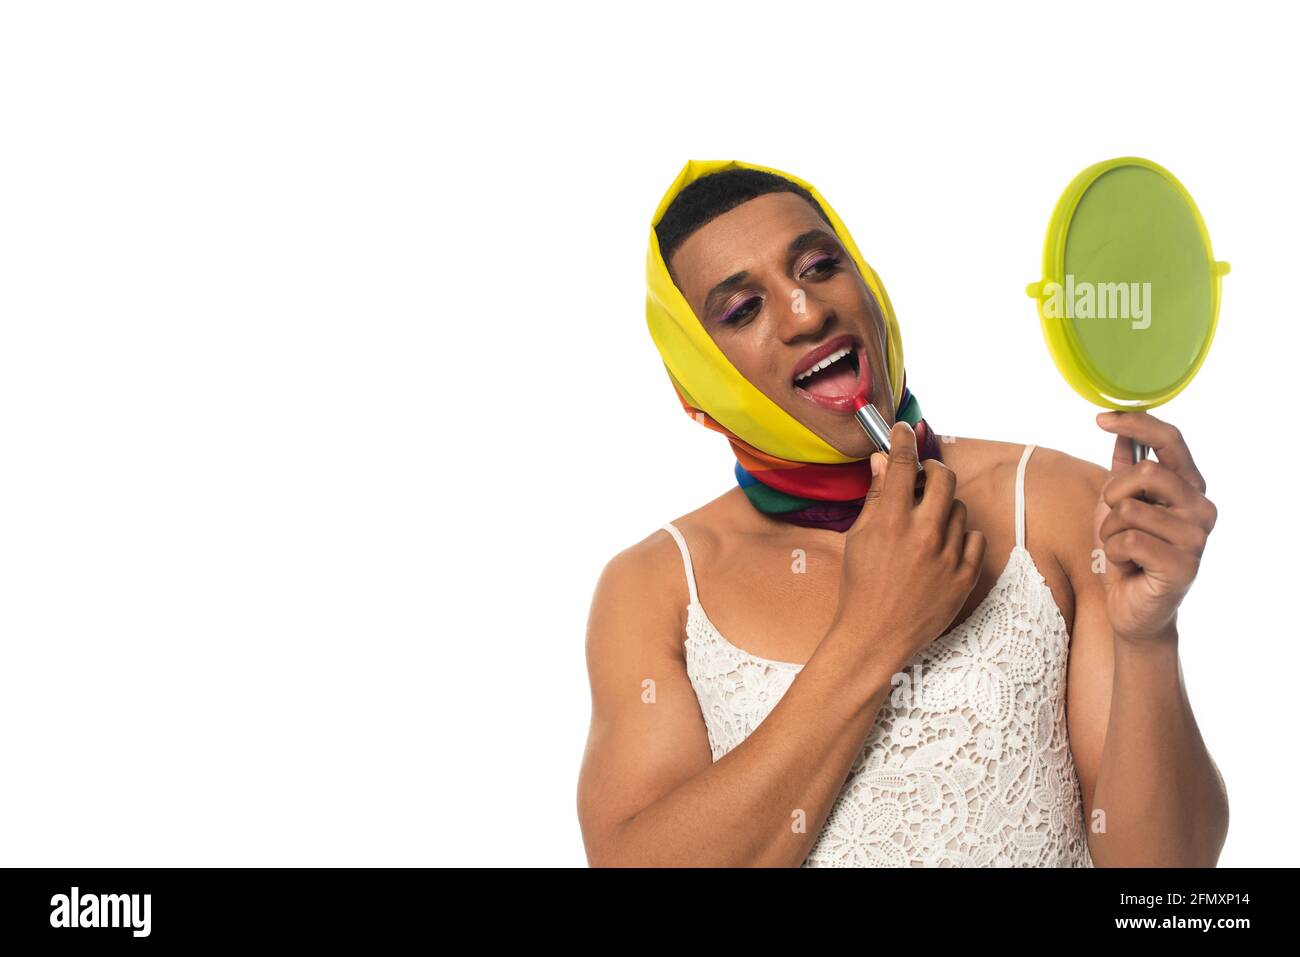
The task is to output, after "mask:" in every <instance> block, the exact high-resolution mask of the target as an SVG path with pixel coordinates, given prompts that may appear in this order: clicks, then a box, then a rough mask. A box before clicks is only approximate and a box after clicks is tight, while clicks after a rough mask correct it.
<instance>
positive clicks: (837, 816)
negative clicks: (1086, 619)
mask: <svg viewBox="0 0 1300 957" xmlns="http://www.w3.org/2000/svg"><path fill="white" fill-rule="evenodd" d="M1032 450H1033V446H1028V447H1026V449H1025V452H1024V454H1023V456H1022V457H1021V460H1020V468H1019V470H1018V472H1017V476H1016V493H1017V494H1016V532H1017V536H1016V538H1017V541H1016V545H1015V547H1014V548H1013V549H1012V551H1011V554H1010V557H1009V559H1008V561H1007V564H1006V567H1005V568H1004V569H1003V571H1002V574H1001V575H1000V576H999V578H998V580H997V582H996V583H995V584H994V586H993V588H992V590H991V591H990V592H989V594H988V595H987V596H985V598H984V600H983V601H982V602H980V604H979V605H978V606H977V607H976V609H975V611H974V612H973V613H972V614H971V615H970V617H969V618H967V620H966V621H964V622H962V624H960V625H959V626H957V627H956V628H954V629H952V630H951V631H949V632H948V633H947V634H945V635H943V636H941V637H940V638H938V639H937V640H936V641H934V642H932V643H931V644H930V645H928V646H927V647H926V648H924V649H922V651H921V652H920V653H918V654H917V655H916V656H915V657H914V658H913V659H912V661H911V662H909V663H908V666H907V668H906V669H905V670H904V672H902V673H901V675H900V676H896V677H895V687H894V689H893V692H892V694H891V696H890V698H889V699H887V700H886V701H885V703H884V704H883V705H882V706H881V709H880V712H879V714H878V715H877V717H876V720H875V722H874V723H873V725H872V728H871V731H870V733H869V734H868V735H867V738H866V741H865V743H864V745H863V749H862V752H861V753H860V754H859V756H858V758H857V760H856V761H855V763H854V765H853V767H852V769H851V770H850V773H849V775H848V777H847V779H846V780H845V783H844V785H843V787H842V788H841V790H840V793H839V795H838V797H837V798H836V800H835V803H834V805H833V806H832V808H831V811H830V814H829V816H828V817H827V820H826V823H825V825H824V826H823V827H822V830H821V833H820V834H819V835H818V838H817V841H816V843H815V844H814V845H813V848H812V850H811V851H810V853H809V855H808V857H807V859H806V860H805V861H804V866H805V867H909V866H911V867H1092V866H1093V864H1092V858H1091V856H1090V854H1089V852H1088V844H1087V839H1086V833H1085V824H1084V818H1083V799H1082V791H1081V789H1080V786H1079V781H1078V777H1077V775H1076V773H1075V768H1074V761H1073V758H1072V755H1071V752H1070V742H1069V734H1068V730H1067V726H1066V712H1065V684H1066V667H1067V664H1068V660H1069V636H1068V633H1067V630H1066V625H1065V621H1064V619H1063V618H1062V616H1061V613H1060V610H1059V609H1058V608H1057V606H1056V602H1055V600H1054V598H1053V597H1052V594H1051V589H1050V588H1049V587H1048V585H1047V582H1046V581H1045V579H1044V578H1043V576H1042V575H1041V574H1040V573H1039V571H1038V568H1037V566H1036V565H1035V564H1034V561H1033V558H1032V557H1031V556H1030V553H1029V551H1028V550H1027V549H1026V548H1025V546H1024V502H1023V481H1024V466H1025V462H1026V461H1027V459H1028V457H1029V454H1030V452H1031V451H1032ZM664 527H665V529H667V530H669V531H670V532H672V533H673V536H674V537H675V538H677V539H678V545H679V547H680V548H681V549H682V555H683V560H684V561H685V563H686V570H687V576H688V584H689V586H690V604H689V606H688V609H687V626H686V628H687V636H686V640H685V643H684V649H685V654H686V668H687V673H688V675H689V677H690V681H691V685H692V686H693V688H694V689H695V694H696V697H697V698H698V700H699V704H700V711H701V713H702V715H703V717H704V722H705V725H706V727H707V729H708V737H709V745H710V748H711V750H712V753H713V760H714V761H717V760H718V759H719V758H721V757H722V756H723V755H724V754H726V753H727V752H728V751H730V750H731V749H732V748H734V747H736V746H737V745H739V744H740V743H741V742H742V741H744V740H745V739H746V738H747V737H748V736H749V735H750V734H752V733H753V731H754V729H755V728H757V727H758V725H759V724H760V723H762V721H763V720H764V718H766V717H767V715H768V714H770V713H771V711H772V709H773V708H774V707H775V706H776V704H777V702H779V701H780V700H781V698H782V696H783V695H784V694H785V692H786V691H787V690H789V688H790V685H791V684H792V683H793V681H794V680H795V678H796V676H797V675H798V674H799V672H800V671H801V670H802V665H799V664H795V663H792V662H783V661H773V660H771V659H767V658H760V657H758V656H756V655H752V654H750V653H748V652H746V651H744V650H743V649H741V648H738V647H737V646H735V645H733V644H731V643H730V642H729V641H727V639H726V638H725V637H723V635H722V633H721V632H720V631H719V630H718V629H717V628H716V627H715V626H714V625H713V623H712V622H711V621H710V620H709V617H708V615H707V614H706V613H705V611H704V608H703V606H702V605H701V604H700V602H699V598H698V595H697V594H696V590H695V579H694V571H693V569H692V568H691V566H690V557H689V552H688V551H687V550H686V546H685V539H683V538H681V533H680V532H679V531H678V530H677V529H676V527H675V526H672V525H671V523H670V524H669V525H665V526H664Z"/></svg>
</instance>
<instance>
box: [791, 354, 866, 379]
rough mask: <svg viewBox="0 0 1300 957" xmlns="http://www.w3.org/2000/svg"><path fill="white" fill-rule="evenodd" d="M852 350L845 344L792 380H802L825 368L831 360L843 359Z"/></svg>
mask: <svg viewBox="0 0 1300 957" xmlns="http://www.w3.org/2000/svg"><path fill="white" fill-rule="evenodd" d="M852 351H853V350H852V349H851V348H849V347H848V346H845V347H844V348H843V349H841V350H839V351H838V352H832V353H831V354H830V355H828V356H827V357H826V358H825V359H823V360H822V361H821V362H819V363H817V364H816V365H815V366H813V367H812V368H810V369H806V370H805V371H803V372H801V373H800V374H799V375H797V376H795V377H794V381H795V382H801V381H802V380H804V379H806V378H808V377H809V376H810V375H812V374H813V373H814V372H819V371H820V370H822V369H825V368H826V367H827V366H828V365H830V364H831V363H832V362H838V361H839V360H841V359H843V358H844V357H845V356H846V355H848V354H849V353H850V352H852Z"/></svg>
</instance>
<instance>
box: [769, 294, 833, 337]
mask: <svg viewBox="0 0 1300 957" xmlns="http://www.w3.org/2000/svg"><path fill="white" fill-rule="evenodd" d="M834 318H835V310H834V309H833V308H832V307H831V306H830V305H829V304H827V303H825V302H823V301H822V300H821V299H819V298H818V297H817V295H816V293H815V292H814V291H813V290H810V289H809V288H808V287H806V286H803V285H800V284H799V283H797V282H792V283H789V284H788V285H787V287H786V301H785V304H784V307H783V309H782V311H781V317H780V322H779V324H778V326H779V330H780V333H781V338H782V339H783V340H784V341H786V342H790V341H792V340H795V339H800V338H807V337H814V338H815V337H816V336H817V334H818V333H819V332H821V331H822V330H823V329H824V328H825V327H826V324H827V323H828V322H830V321H831V320H832V319H834Z"/></svg>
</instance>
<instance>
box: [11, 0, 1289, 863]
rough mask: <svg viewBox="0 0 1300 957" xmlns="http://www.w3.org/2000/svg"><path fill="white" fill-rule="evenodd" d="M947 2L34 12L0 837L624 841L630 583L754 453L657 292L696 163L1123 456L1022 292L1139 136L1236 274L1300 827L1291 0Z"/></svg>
mask: <svg viewBox="0 0 1300 957" xmlns="http://www.w3.org/2000/svg"><path fill="white" fill-rule="evenodd" d="M902 9H903V5H902V4H899V5H898V6H897V7H891V8H885V7H880V6H876V5H869V4H864V3H851V4H850V3H844V4H838V3H820V4H816V5H802V4H795V3H781V4H761V3H752V2H750V3H743V4H742V3H738V2H730V3H716V4H707V3H701V2H692V3H687V4H670V3H660V2H656V3H643V4H638V5H636V6H634V7H632V8H630V9H620V8H617V7H615V6H613V5H602V6H595V5H593V6H591V7H576V6H573V7H561V6H554V5H551V4H533V5H528V6H524V5H520V6H511V5H504V4H501V5H475V6H470V5H444V4H412V5H403V4H361V3H355V4H339V3H313V4H305V3H304V4H286V3H271V4H264V3H257V4H239V3H221V4H216V3H213V4H164V3H158V4H113V5H104V4H84V5H74V4H60V3H50V4H40V5H36V4H31V5H12V6H6V7H5V8H4V13H3V15H2V18H0V138H2V140H0V144H2V148H0V321H2V330H3V332H2V334H0V335H2V338H0V778H2V780H0V863H3V864H12V865H48V866H65V865H128V866H135V865H145V864H149V865H206V864H216V865H233V864H259V865H260V864H340V865H353V864H466V865H488V864H492V865H496V864H521V865H550V864H558V865H582V864H584V863H585V858H584V855H583V852H582V845H581V839H580V834H579V830H578V825H577V818H576V812H575V797H574V795H575V787H576V779H577V773H578V766H579V761H580V759H581V754H582V749H583V744H584V738H585V734H586V723H587V717H588V707H589V699H588V689H587V679H586V673H585V664H584V659H583V640H584V629H585V625H586V617H587V612H588V608H589V603H590V599H591V591H592V588H593V586H594V584H595V581H596V578H597V576H598V575H599V572H600V570H601V567H602V566H603V565H604V563H605V562H606V561H607V560H608V559H609V558H610V557H611V556H612V555H613V554H615V553H616V552H617V551H619V550H621V549H623V548H625V547H627V546H629V545H630V544H632V543H633V542H636V541H638V540H640V539H641V538H643V537H645V536H646V535H648V534H650V533H651V532H652V531H653V530H654V529H655V528H656V527H658V526H659V525H661V524H662V523H663V522H664V521H667V520H669V519H672V518H675V517H677V516H679V515H681V514H683V513H684V512H687V511H690V510H692V509H694V508H696V507H698V506H699V505H701V504H702V503H703V502H705V501H707V500H709V499H711V498H713V497H714V496H716V495H718V494H720V493H722V492H723V491H725V490H726V489H727V488H728V487H729V486H730V484H731V482H732V478H731V474H730V468H731V464H732V459H731V457H730V455H729V454H728V453H729V450H728V448H727V446H726V443H725V441H724V440H723V439H722V438H721V437H720V436H718V435H716V434H714V433H712V432H710V431H708V430H706V429H703V428H700V427H699V426H698V425H695V424H693V423H692V422H691V421H690V420H689V419H688V418H687V417H686V416H685V415H684V414H683V413H682V411H681V409H680V406H679V405H678V404H677V401H676V399H675V397H674V396H673V394H672V390H671V387H670V386H669V383H668V380H667V378H666V376H665V374H664V371H663V367H662V365H661V363H660V360H659V358H658V355H657V353H656V352H655V351H654V349H653V346H652V343H651V341H650V337H649V334H648V332H647V330H646V327H645V317H644V278H643V276H644V273H643V270H644V256H645V243H646V239H647V237H648V230H649V224H650V217H651V215H652V213H653V211H654V208H655V206H656V204H657V203H658V201H659V198H660V196H661V195H662V194H663V192H664V190H665V189H666V188H667V186H668V184H669V183H670V182H671V181H672V179H673V178H674V177H675V176H676V174H677V172H678V171H679V170H680V168H681V166H682V165H683V164H684V163H685V161H686V160H687V159H691V158H696V159H718V158H722V159H742V160H746V161H749V162H753V163H759V164H762V165H767V166H774V167H776V168H779V169H784V170H787V171H789V172H792V173H795V174H797V175H799V176H801V177H803V178H804V179H807V180H808V181H810V182H812V183H813V184H814V185H815V186H817V187H818V189H819V190H820V191H821V192H822V193H823V194H824V195H825V196H826V198H827V199H828V201H829V202H830V203H831V204H832V205H833V206H834V207H835V208H836V210H837V211H838V212H839V213H840V215H841V216H842V217H843V218H844V220H845V222H846V223H847V224H848V226H849V228H850V230H852V232H853V234H854V236H855V238H856V240H857V243H858V245H859V246H860V247H861V249H862V251H863V253H864V254H865V255H866V257H867V258H868V260H869V261H870V262H871V263H872V264H873V265H874V266H875V267H876V269H877V270H878V271H879V273H880V274H881V276H882V278H883V279H884V282H885V284H886V286H887V288H888V289H889V292H890V295H891V298H892V300H893V303H894V306H895V308H896V310H897V312H898V315H899V318H900V322H901V324H902V329H903V335H904V342H905V345H906V350H907V366H908V370H909V383H910V384H911V385H912V386H913V388H914V390H915V391H916V393H917V395H918V397H919V398H920V400H921V403H922V405H923V408H924V409H925V411H926V414H927V417H928V418H929V419H930V421H931V423H932V424H933V425H934V426H935V428H936V429H938V430H939V431H940V432H943V433H948V434H956V435H968V436H980V437H986V438H994V439H1004V440H1009V441H1015V442H1035V443H1038V444H1040V445H1043V446H1048V447H1053V448H1059V449H1063V450H1065V451H1068V452H1070V453H1072V454H1075V455H1079V456H1082V457H1085V458H1089V459H1092V460H1093V461H1097V462H1102V463H1106V462H1108V461H1109V455H1110V448H1111V444H1112V439H1111V437H1109V436H1107V435H1105V434H1104V433H1102V432H1101V431H1100V430H1099V429H1098V428H1097V427H1096V426H1095V425H1094V423H1093V410H1091V409H1090V408H1089V407H1088V406H1087V405H1086V404H1085V403H1084V402H1083V401H1082V400H1081V399H1078V398H1077V397H1076V396H1075V395H1074V393H1073V392H1071V391H1070V390H1069V389H1068V388H1067V387H1066V386H1065V384H1064V383H1063V381H1062V380H1061V379H1060V378H1059V377H1058V375H1057V373H1056V372H1055V370H1054V367H1053V366H1052V364H1051V362H1050V359H1049V357H1048V354H1047V351H1046V348H1045V346H1044V344H1043V342H1042V338H1041V335H1040V332H1039V328H1038V321H1037V318H1036V315H1035V312H1034V308H1033V304H1032V303H1031V301H1030V300H1028V299H1027V298H1026V297H1025V294H1024V287H1025V285H1026V284H1027V283H1028V282H1030V281H1031V280H1034V279H1037V278H1039V274H1038V270H1039V257H1040V252H1041V246H1042V240H1043V234H1044V230H1045V228H1046V224H1047V218H1048V215H1049V213H1050V211H1051V209H1052V206H1053V204H1054V203H1055V201H1056V198H1057V196H1058V195H1059V194H1060V192H1061V190H1062V189H1063V188H1064V186H1065V185H1066V183H1067V182H1068V181H1069V180H1070V178H1071V177H1072V176H1073V175H1074V174H1075V173H1076V172H1078V171H1079V170H1081V169H1082V168H1083V167H1084V166H1086V165H1088V164H1090V163H1092V162H1095V161H1097V160H1100V159H1104V158H1107V157H1111V156H1117V155H1125V154H1136V155H1141V156H1147V157H1150V158H1152V159H1155V160H1156V161H1158V162H1160V163H1163V164H1164V165H1166V166H1168V167H1170V168H1171V169H1172V170H1173V171H1174V172H1175V173H1176V174H1177V175H1178V176H1179V177H1180V178H1181V179H1182V181H1183V182H1184V183H1185V184H1186V185H1187V187H1188V188H1189V189H1190V190H1191V192H1192V194H1193V195H1194V196H1195V197H1196V199H1197V202H1198V204H1199V205H1200V208H1201V211H1202V213H1203V214H1204V216H1205V218H1206V221H1207V223H1208V224H1209V227H1210V231H1211V235H1212V236H1213V239H1214V244H1215V253H1216V255H1217V257H1218V258H1221V259H1226V260H1228V261H1229V262H1231V263H1232V265H1233V271H1232V274H1231V275H1230V276H1229V277H1228V278H1227V279H1226V280H1225V283H1224V299H1223V309H1222V313H1221V323H1220V329H1219V335H1218V338H1217V340H1216V343H1215V346H1214V350H1213V351H1212V353H1211V354H1210V357H1209V359H1208V361H1207V362H1206V364H1205V366H1204V368H1203V370H1202V372H1201V374H1200V376H1199V377H1198V379H1197V381H1196V382H1195V384H1194V385H1193V386H1192V387H1191V388H1190V390H1189V391H1188V392H1186V393H1184V394H1183V395H1182V396H1180V397H1179V398H1177V399H1176V400H1175V401H1174V402H1173V403H1171V404H1170V405H1168V406H1166V407H1164V409H1162V410H1161V411H1160V412H1159V413H1158V414H1160V415H1162V416H1163V417H1165V418H1167V419H1169V420H1171V421H1174V422H1176V423H1177V424H1178V425H1179V426H1180V427H1181V428H1182V429H1183V431H1184V433H1185V434H1186V436H1187V438H1188V441H1189V444H1190V446H1191V448H1192V450H1193V452H1194V453H1195V454H1196V456H1197V459H1198V462H1199V464H1200V466H1201V469H1202V471H1203V472H1204V473H1205V475H1206V476H1207V479H1208V482H1209V493H1210V496H1211V498H1212V499H1213V500H1214V501H1215V502H1216V503H1217V504H1218V505H1219V507H1220V514H1221V518H1220V521H1219V525H1218V528H1217V530H1216V531H1215V533H1214V535H1213V537H1212V540H1211V547H1210V549H1209V551H1208V552H1207V555H1206V559H1205V562H1204V565H1203V567H1202V571H1201V576H1200V579H1199V581H1198V583H1197V584H1196V586H1195V588H1194V590H1193V592H1192V594H1191V595H1190V596H1189V598H1188V599H1187V601H1186V603H1185V605H1184V611H1183V613H1182V616H1181V622H1182V654H1183V667H1184V674H1185V678H1186V683H1187V686H1188V688H1189V691H1190V695H1191V700H1192V703H1193V706H1194V708H1195V709H1196V714H1197V717H1198V720H1199V722H1200V727H1201V729H1202V732H1203V734H1204V736H1205V739H1206V741H1207V743H1208V745H1209V747H1210V750H1211V752H1212V753H1213V755H1214V756H1215V758H1216V760H1217V761H1218V763H1219V766H1220V768H1221V769H1222V771H1223V774H1224V777H1225V778H1226V780H1227V783H1228V787H1229V792H1230V797H1231V802H1232V824H1231V833H1230V836H1229V838H1228V844H1227V847H1226V849H1225V851H1224V853H1223V857H1222V861H1221V863H1223V864H1225V865H1226V864H1232V865H1246V864H1295V863H1296V862H1297V850H1298V848H1297V837H1296V831H1295V829H1294V828H1293V827H1291V826H1290V817H1291V814H1292V799H1293V798H1294V796H1295V795H1296V793H1298V792H1297V789H1298V787H1300V776H1298V775H1297V772H1296V763H1295V762H1296V744H1295V742H1296V731H1295V725H1296V720H1295V718H1296V703H1297V688H1300V655H1298V654H1297V650H1296V632H1297V629H1296V626H1295V617H1294V607H1295V602H1294V596H1295V592H1296V586H1295V579H1296V573H1295V556H1296V550H1297V527H1296V526H1297V522H1296V518H1295V512H1296V491H1295V483H1296V457H1295V452H1294V437H1293V429H1294V425H1295V421H1296V420H1295V402H1294V401H1293V397H1294V387H1295V383H1296V376H1297V373H1296V364H1295V355H1296V346H1297V337H1296V333H1295V322H1296V318H1297V317H1296V308H1295V305H1294V301H1293V296H1292V290H1291V288H1290V282H1291V281H1292V279H1293V277H1294V276H1295V268H1294V263H1295V254H1296V243H1295V235H1296V222H1297V213H1298V212H1300V210H1298V209H1297V196H1296V169H1297V160H1298V159H1300V156H1297V150H1296V147H1295V143H1294V140H1293V132H1292V130H1293V126H1294V123H1293V122H1292V121H1293V118H1294V112H1295V108H1294V99H1293V97H1294V91H1295V89H1296V86H1297V84H1296V79H1297V77H1296V72H1297V70H1296V64H1295V56H1294V50H1293V47H1292V43H1293V39H1294V29H1293V27H1292V26H1291V25H1289V24H1283V23H1281V22H1279V21H1278V20H1277V19H1275V15H1274V14H1272V13H1269V12H1267V11H1268V10H1269V7H1266V6H1263V5H1261V6H1258V7H1253V6H1251V5H1249V4H1241V3H1238V4H1232V5H1228V6H1225V5H1224V4H1222V3H1215V4H1205V5H1197V4H1191V3H1180V4H1170V5H1161V6H1155V5H1147V4H1135V3H1131V2H1124V3H1117V4H1107V3H1090V4H1086V5H1085V4H1078V5H1073V6H1069V7H1054V8H1052V10H1050V11H1049V10H1048V9H1045V5H1041V4H1032V5H1031V4H1025V5H1023V6H1021V5H1015V6H999V5H993V6H992V7H990V6H988V5H957V4H954V5H951V6H949V5H935V4H926V5H924V6H923V7H922V6H919V5H909V6H908V7H907V9H908V11H909V12H907V13H906V14H904V13H901V12H899V11H900V10H902ZM1030 534H1031V535H1032V530H1031V531H1030Z"/></svg>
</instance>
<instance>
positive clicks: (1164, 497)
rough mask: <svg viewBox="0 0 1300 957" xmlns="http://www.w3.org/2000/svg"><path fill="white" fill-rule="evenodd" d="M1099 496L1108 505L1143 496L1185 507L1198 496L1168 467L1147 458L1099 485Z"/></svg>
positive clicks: (1151, 499)
mask: <svg viewBox="0 0 1300 957" xmlns="http://www.w3.org/2000/svg"><path fill="white" fill-rule="evenodd" d="M1101 497H1102V500H1103V501H1105V503H1106V504H1107V505H1109V506H1110V507H1111V508H1115V507H1116V506H1117V505H1119V503H1120V502H1122V501H1124V499H1126V498H1144V499H1146V500H1147V501H1148V502H1155V503H1157V504H1160V505H1167V506H1169V507H1170V508H1179V509H1184V510H1188V509H1191V507H1192V505H1193V503H1194V502H1195V500H1196V499H1197V498H1198V497H1201V496H1200V493H1199V492H1197V491H1196V490H1195V489H1194V488H1192V487H1191V486H1190V485H1188V484H1187V482H1186V481H1184V480H1183V478H1182V477H1181V476H1179V475H1176V474H1175V473H1174V472H1173V471H1172V470H1171V469H1169V468H1168V467H1167V466H1165V465H1162V464H1161V463H1159V462H1152V461H1151V460H1150V459H1147V460H1146V461H1145V462H1139V463H1138V464H1137V465H1134V466H1131V467H1130V468H1129V469H1128V471H1126V472H1120V473H1119V474H1118V475H1112V476H1111V477H1110V478H1108V479H1107V480H1106V484H1105V485H1103V486H1102V488H1101Z"/></svg>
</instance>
